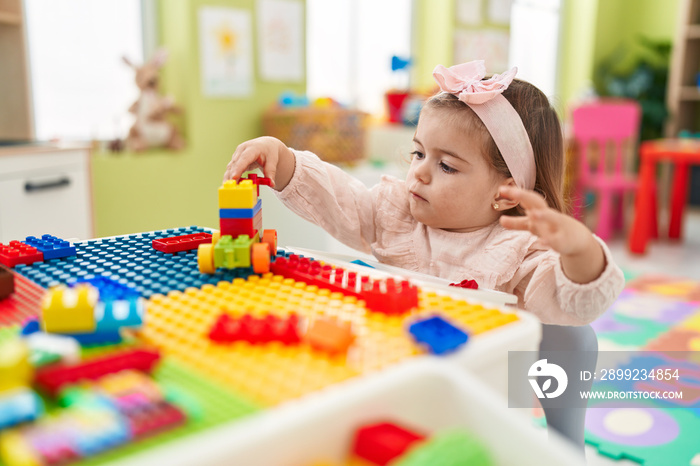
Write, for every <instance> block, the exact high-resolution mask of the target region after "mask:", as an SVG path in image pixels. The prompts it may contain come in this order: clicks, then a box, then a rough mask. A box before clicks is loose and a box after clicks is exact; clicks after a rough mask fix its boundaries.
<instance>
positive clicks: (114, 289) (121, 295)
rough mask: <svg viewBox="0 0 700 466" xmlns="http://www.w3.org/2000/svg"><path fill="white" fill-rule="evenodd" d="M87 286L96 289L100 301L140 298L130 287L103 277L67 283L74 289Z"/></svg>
mask: <svg viewBox="0 0 700 466" xmlns="http://www.w3.org/2000/svg"><path fill="white" fill-rule="evenodd" d="M83 283H84V284H88V285H91V286H93V287H94V288H96V289H97V291H99V293H100V301H112V300H115V299H131V298H138V297H139V296H140V294H139V292H138V291H136V290H135V289H134V288H131V287H130V286H126V285H124V284H122V283H119V282H118V281H116V280H114V279H112V278H109V277H105V276H104V275H98V276H96V277H93V278H89V279H85V278H83V279H79V280H71V281H69V285H71V286H72V287H75V286H76V285H80V284H83Z"/></svg>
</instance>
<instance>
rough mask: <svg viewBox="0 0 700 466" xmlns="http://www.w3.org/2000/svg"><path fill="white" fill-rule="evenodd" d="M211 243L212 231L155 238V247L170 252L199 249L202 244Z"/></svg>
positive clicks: (153, 243) (157, 249) (153, 244)
mask: <svg viewBox="0 0 700 466" xmlns="http://www.w3.org/2000/svg"><path fill="white" fill-rule="evenodd" d="M205 243H211V233H204V232H202V233H193V234H191V235H181V236H170V237H168V238H158V239H154V240H153V242H152V243H151V245H152V246H153V249H155V250H156V251H160V252H165V253H168V254H174V253H176V252H182V251H190V250H192V249H197V247H199V245H200V244H205Z"/></svg>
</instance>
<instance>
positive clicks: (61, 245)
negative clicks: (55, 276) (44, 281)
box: [24, 235, 76, 260]
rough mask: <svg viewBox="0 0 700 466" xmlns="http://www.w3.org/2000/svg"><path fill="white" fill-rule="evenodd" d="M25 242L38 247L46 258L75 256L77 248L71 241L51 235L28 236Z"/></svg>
mask: <svg viewBox="0 0 700 466" xmlns="http://www.w3.org/2000/svg"><path fill="white" fill-rule="evenodd" d="M24 242H25V243H26V244H28V245H30V246H33V247H35V248H37V249H38V250H39V251H40V252H42V253H43V254H44V260H50V259H60V258H62V257H68V256H75V254H76V249H75V246H73V245H72V244H71V243H69V242H68V241H66V240H63V239H61V238H56V237H55V236H51V235H42V236H41V238H37V237H36V236H27V239H26V240H24Z"/></svg>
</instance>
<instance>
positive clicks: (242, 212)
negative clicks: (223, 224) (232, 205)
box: [219, 199, 262, 218]
mask: <svg viewBox="0 0 700 466" xmlns="http://www.w3.org/2000/svg"><path fill="white" fill-rule="evenodd" d="M260 209H262V199H258V203H257V204H255V207H253V208H252V209H219V218H253V217H255V215H256V214H257V213H258V212H260Z"/></svg>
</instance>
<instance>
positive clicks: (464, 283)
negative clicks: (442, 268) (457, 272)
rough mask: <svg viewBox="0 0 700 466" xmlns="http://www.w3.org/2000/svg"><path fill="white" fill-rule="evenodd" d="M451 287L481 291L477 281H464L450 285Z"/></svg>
mask: <svg viewBox="0 0 700 466" xmlns="http://www.w3.org/2000/svg"><path fill="white" fill-rule="evenodd" d="M450 286H456V287H459V288H467V289H470V290H478V289H479V284H478V283H477V282H476V280H468V279H465V280H462V281H461V282H459V283H450Z"/></svg>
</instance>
